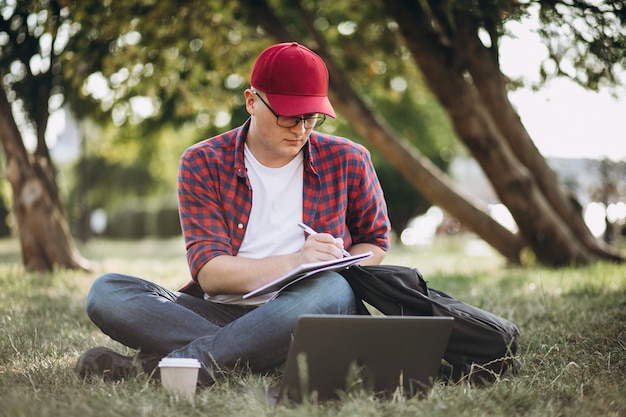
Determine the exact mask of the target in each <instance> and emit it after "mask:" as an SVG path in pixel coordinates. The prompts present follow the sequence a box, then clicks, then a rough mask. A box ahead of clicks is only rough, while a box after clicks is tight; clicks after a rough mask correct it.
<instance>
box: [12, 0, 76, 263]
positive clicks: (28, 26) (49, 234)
mask: <svg viewBox="0 0 626 417" xmlns="http://www.w3.org/2000/svg"><path fill="white" fill-rule="evenodd" d="M9 8H10V6H4V7H3V10H2V14H1V15H0V16H2V17H0V33H2V34H3V35H4V37H3V39H2V44H0V45H1V46H2V50H1V54H0V75H1V76H2V79H3V82H2V84H0V140H1V141H2V146H3V149H4V154H5V157H6V161H7V162H6V166H7V169H6V176H7V178H8V179H9V182H10V183H11V187H12V191H13V213H14V215H15V219H16V223H17V228H18V233H19V237H20V244H21V247H22V256H23V261H24V264H25V266H26V267H27V268H28V269H32V270H51V269H52V268H54V266H55V265H58V266H62V267H68V268H83V269H85V268H88V263H87V261H86V260H85V259H83V258H82V257H81V256H80V254H79V253H78V250H77V249H76V247H75V245H74V243H73V240H72V237H71V235H70V232H69V227H68V225H67V221H66V219H65V214H64V209H63V206H62V204H61V201H60V199H59V193H58V188H57V186H56V181H55V173H54V167H53V165H52V161H51V160H50V154H49V152H48V147H47V145H46V143H45V131H46V126H47V122H48V116H49V109H48V105H47V104H48V101H49V99H50V97H51V95H52V94H53V92H54V87H55V80H54V77H55V72H54V69H55V68H56V65H57V55H56V50H55V48H54V39H55V37H56V34H57V33H58V29H59V25H60V23H61V21H60V19H61V16H60V11H59V7H58V4H57V3H56V2H52V3H51V4H50V8H49V12H50V16H49V19H44V18H43V17H42V15H41V14H39V15H36V14H31V13H29V12H28V11H27V9H26V8H24V9H15V10H14V12H13V13H12V14H11V17H10V18H9V19H7V20H5V18H4V16H5V13H6V14H8V13H7V12H8V10H7V9H9ZM41 20H46V21H47V22H48V24H49V25H48V29H49V30H50V31H49V32H44V31H43V30H40V29H43V22H41ZM44 34H46V35H47V36H44ZM47 41H51V42H52V43H51V44H48V45H47V49H45V48H46V46H45V42H47ZM36 57H38V58H39V59H41V60H42V62H40V66H37V65H36V64H35V63H34V62H33V58H36ZM45 65H48V66H49V68H50V70H48V71H42V70H41V67H42V66H45ZM7 69H10V71H7ZM7 87H8V88H7ZM9 96H11V98H12V100H9ZM11 102H18V103H21V104H22V106H23V107H22V111H23V112H24V113H25V114H26V115H28V116H30V121H31V122H32V124H33V126H34V130H35V132H36V139H37V146H36V149H35V152H34V154H32V155H31V154H29V153H28V152H27V150H26V147H25V146H24V141H23V139H22V135H21V132H20V131H19V129H18V127H17V123H16V121H15V117H14V112H13V108H12V105H11ZM41 103H45V105H42V104H41Z"/></svg>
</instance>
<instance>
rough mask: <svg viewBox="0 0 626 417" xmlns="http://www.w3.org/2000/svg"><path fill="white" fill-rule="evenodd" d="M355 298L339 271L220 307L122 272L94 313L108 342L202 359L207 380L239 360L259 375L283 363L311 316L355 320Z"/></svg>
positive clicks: (102, 281) (92, 299)
mask: <svg viewBox="0 0 626 417" xmlns="http://www.w3.org/2000/svg"><path fill="white" fill-rule="evenodd" d="M355 311H356V307H355V300H354V294H353V292H352V289H351V288H350V285H349V284H348V283H347V281H346V280H345V279H344V278H343V277H342V276H341V275H339V274H338V273H336V272H323V273H320V274H318V275H315V276H314V277H309V278H307V279H303V280H301V281H299V282H297V283H295V284H292V285H291V286H289V287H287V288H286V289H285V290H283V291H282V292H281V293H280V294H279V296H278V297H276V298H275V299H274V300H272V301H270V302H268V303H266V304H264V305H262V306H258V307H251V306H239V305H229V304H219V303H214V302H211V301H206V300H204V299H201V298H197V297H194V296H192V295H189V294H182V293H180V292H175V291H170V290H167V289H165V288H163V287H161V286H159V285H157V284H154V283H151V282H149V281H145V280H143V279H140V278H136V277H131V276H127V275H121V274H106V275H102V276H100V277H98V278H97V279H96V280H95V281H94V283H93V285H92V287H91V289H90V291H89V294H88V296H87V315H88V316H89V318H90V319H91V320H92V321H93V322H94V323H95V324H96V325H97V326H98V327H99V328H100V329H101V330H102V331H103V332H104V333H105V334H107V335H108V336H110V337H111V338H112V339H114V340H117V341H118V342H120V343H122V344H124V345H126V346H128V347H131V348H134V349H140V350H141V351H142V352H145V353H153V354H158V355H163V356H169V357H181V358H182V357H185V358H196V359H198V360H199V361H200V362H201V363H202V364H203V367H202V368H201V372H200V381H203V382H209V381H210V380H211V378H212V376H211V375H212V374H213V372H214V371H220V370H225V369H231V368H232V367H234V366H235V365H236V364H237V363H238V362H241V363H243V364H247V365H248V366H249V367H250V369H251V370H252V371H257V372H259V371H264V370H268V369H271V368H273V367H276V366H278V365H280V364H282V363H283V362H284V361H285V359H286V357H287V351H288V349H289V344H290V343H291V335H292V332H293V330H294V327H295V324H296V321H297V319H298V317H299V316H301V315H303V314H354V313H355Z"/></svg>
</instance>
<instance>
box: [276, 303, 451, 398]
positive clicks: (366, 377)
mask: <svg viewBox="0 0 626 417" xmlns="http://www.w3.org/2000/svg"><path fill="white" fill-rule="evenodd" d="M453 321H454V319H453V318H452V317H421V316H420V317H416V316H409V317H407V316H338V315H305V316H302V317H300V318H299V319H298V322H297V324H296V327H295V330H294V335H293V341H292V343H291V346H290V348H289V353H288V355H287V361H286V363H285V368H284V374H283V381H282V385H281V387H280V390H279V393H278V398H277V400H278V401H283V400H285V399H289V400H292V401H295V402H302V401H306V400H313V401H315V400H326V399H337V398H340V397H341V395H343V394H342V393H350V392H355V391H361V390H363V391H366V392H368V393H390V394H392V393H396V392H397V391H398V390H401V391H404V393H405V394H407V395H409V396H413V395H416V394H420V393H427V392H428V391H429V390H430V388H431V387H432V385H433V383H434V380H435V379H436V377H437V375H438V371H439V368H440V366H441V360H442V358H443V353H444V350H445V348H446V345H447V343H448V338H449V337H450V332H451V331H452V324H453Z"/></svg>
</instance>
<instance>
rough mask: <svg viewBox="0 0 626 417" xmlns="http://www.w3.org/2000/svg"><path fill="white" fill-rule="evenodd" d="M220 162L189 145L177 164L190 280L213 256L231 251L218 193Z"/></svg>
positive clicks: (220, 198)
mask: <svg viewBox="0 0 626 417" xmlns="http://www.w3.org/2000/svg"><path fill="white" fill-rule="evenodd" d="M213 159H215V158H213ZM220 162H221V161H216V160H213V161H212V156H211V155H210V152H209V151H207V150H206V149H201V148H199V147H192V148H189V149H188V150H187V151H186V152H185V153H184V154H183V156H182V157H181V159H180V163H179V168H178V211H179V216H180V223H181V229H182V232H183V237H184V238H185V246H186V249H187V262H188V264H189V269H190V272H191V276H192V278H193V279H196V277H197V275H198V272H199V271H200V269H201V268H202V266H204V264H206V263H207V262H208V261H210V260H211V259H213V258H214V257H216V256H219V255H231V254H232V246H231V239H230V236H229V233H228V227H227V222H226V218H225V217H224V214H223V213H224V212H223V208H222V207H223V204H222V196H221V195H220V194H219V193H218V190H219V175H218V173H217V171H218V170H219V165H220Z"/></svg>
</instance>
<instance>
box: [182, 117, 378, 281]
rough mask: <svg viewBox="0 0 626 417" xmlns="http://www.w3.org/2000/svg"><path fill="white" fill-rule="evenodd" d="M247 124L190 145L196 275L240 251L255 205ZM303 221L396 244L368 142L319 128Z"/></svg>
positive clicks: (187, 159)
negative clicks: (207, 265)
mask: <svg viewBox="0 0 626 417" xmlns="http://www.w3.org/2000/svg"><path fill="white" fill-rule="evenodd" d="M249 125H250V120H248V121H246V123H245V124H244V125H243V126H240V127H238V128H236V129H233V130H231V131H229V132H226V133H224V134H221V135H219V136H216V137H214V138H210V139H207V140H205V141H202V142H199V143H197V144H195V145H193V146H191V147H190V148H189V149H187V150H186V151H185V153H184V154H183V155H182V157H181V159H180V165H179V170H178V206H179V213H180V221H181V226H182V231H183V236H184V238H185V244H186V248H187V262H188V263H189V268H190V270H191V274H192V277H193V278H194V279H196V277H197V275H198V272H199V271H200V268H202V266H203V265H204V264H205V263H207V262H208V261H209V260H211V259H213V258H214V257H216V256H219V255H231V256H234V255H237V252H238V251H239V248H240V246H241V242H242V241H243V237H244V234H245V233H246V226H247V224H248V219H249V216H250V210H251V208H252V189H251V187H250V182H249V180H248V177H247V175H246V168H245V166H244V152H243V150H244V141H245V138H246V133H247V131H248V128H249ZM302 191H303V207H302V217H303V219H302V221H303V222H304V223H306V224H308V225H310V226H311V227H312V228H313V229H316V230H320V231H324V232H326V233H330V234H332V235H333V236H335V237H340V238H342V239H343V240H344V244H345V246H346V248H350V246H352V245H354V244H356V243H370V244H373V245H376V246H379V247H380V248H382V249H383V250H385V251H386V250H388V249H389V230H390V223H389V218H388V216H387V206H386V203H385V200H384V197H383V192H382V189H381V187H380V183H379V182H378V177H377V176H376V173H375V171H374V167H373V165H372V162H371V159H370V154H369V152H368V151H367V149H366V148H365V147H363V146H361V145H359V144H357V143H354V142H352V141H349V140H348V139H344V138H340V137H336V136H332V135H327V134H322V133H319V132H315V131H313V132H312V133H311V135H310V137H309V141H308V142H307V144H306V145H305V147H304V178H303V190H302Z"/></svg>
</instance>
